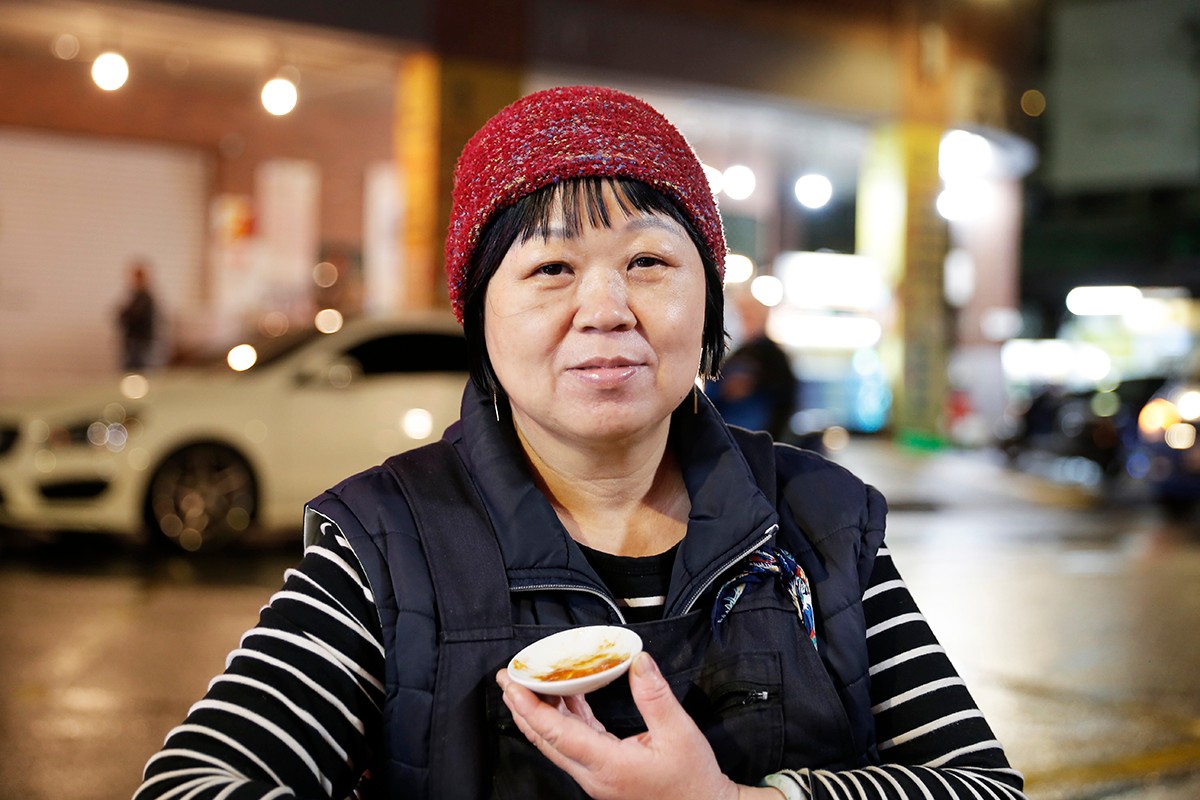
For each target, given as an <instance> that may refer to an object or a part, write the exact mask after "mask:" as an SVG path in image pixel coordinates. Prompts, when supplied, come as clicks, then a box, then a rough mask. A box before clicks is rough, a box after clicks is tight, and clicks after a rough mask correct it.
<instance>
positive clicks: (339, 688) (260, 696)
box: [134, 523, 384, 800]
mask: <svg viewBox="0 0 1200 800" xmlns="http://www.w3.org/2000/svg"><path fill="white" fill-rule="evenodd" d="M383 675H384V659H383V638H382V633H381V630H380V624H379V614H378V611H377V610H376V607H375V602H374V599H373V597H372V594H371V591H370V589H369V588H368V585H367V579H366V576H365V574H364V573H363V571H362V567H361V565H360V564H359V562H358V559H357V558H356V557H355V555H354V552H353V550H351V548H350V545H349V543H347V542H346V540H345V539H344V538H343V537H342V535H341V533H340V532H338V531H337V529H336V527H335V526H334V525H333V524H332V523H328V524H326V525H324V526H323V531H322V537H321V539H320V541H319V542H317V543H316V544H313V545H312V546H310V547H309V548H308V549H307V550H306V551H305V554H304V558H303V560H302V561H301V562H300V564H299V566H298V567H297V568H296V569H293V570H288V571H287V572H286V573H285V575H284V583H283V587H282V588H281V589H280V590H279V591H278V592H277V593H276V594H275V595H274V596H272V597H271V600H270V602H269V604H268V605H267V606H266V607H264V608H263V610H262V611H261V613H260V614H259V620H258V624H257V625H256V626H255V627H254V628H252V629H251V630H250V631H248V632H247V633H246V634H245V635H244V636H243V637H242V640H241V642H240V644H239V646H238V647H237V649H235V650H234V651H233V652H232V653H230V654H229V657H228V658H227V659H226V667H225V672H224V673H223V674H221V675H219V676H218V677H217V678H215V679H214V680H213V681H212V682H211V683H210V684H209V687H208V692H207V693H206V694H205V695H204V697H203V699H201V700H200V701H199V702H198V703H196V704H195V705H194V706H192V707H191V709H190V710H189V712H188V715H187V718H186V719H185V720H184V721H183V723H182V724H181V725H179V726H178V727H176V728H174V729H173V730H172V731H170V732H169V733H168V734H167V739H166V742H165V743H164V745H163V749H162V750H160V751H159V752H158V753H157V754H155V755H154V756H153V757H151V759H150V761H149V762H148V763H147V764H146V769H145V772H144V775H143V781H144V782H143V784H142V786H141V788H140V789H139V790H138V791H137V793H136V794H135V795H134V800H151V798H161V799H162V800H167V799H168V798H179V799H180V800H182V799H183V798H187V799H188V800H206V799H212V800H218V799H219V800H250V798H257V799H258V800H266V799H267V798H272V799H274V798H333V797H338V798H342V797H347V796H348V795H350V794H351V792H352V791H353V790H354V788H355V786H356V784H357V783H358V781H359V778H360V777H361V775H362V773H363V771H364V768H365V765H366V764H367V763H368V761H369V759H370V756H371V753H370V743H371V742H374V741H378V740H379V737H380V735H381V734H380V730H381V724H382V723H381V719H382V714H381V710H380V709H381V705H382V702H383V694H384V688H383V680H384V679H383Z"/></svg>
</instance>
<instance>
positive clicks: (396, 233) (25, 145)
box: [0, 0, 1039, 441]
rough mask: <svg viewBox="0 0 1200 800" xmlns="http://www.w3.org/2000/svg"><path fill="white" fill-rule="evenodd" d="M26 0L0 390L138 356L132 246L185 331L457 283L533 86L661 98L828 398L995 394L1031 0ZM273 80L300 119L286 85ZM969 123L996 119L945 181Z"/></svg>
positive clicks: (8, 107)
mask: <svg viewBox="0 0 1200 800" xmlns="http://www.w3.org/2000/svg"><path fill="white" fill-rule="evenodd" d="M2 5H3V9H2V10H3V13H0V41H2V42H3V43H4V49H3V50H2V51H0V82H2V83H3V85H5V86H6V87H11V90H10V89H9V88H6V91H5V93H4V96H3V98H0V261H2V262H3V265H4V266H3V273H2V277H3V282H4V285H3V287H0V319H2V322H0V325H2V326H3V331H0V333H2V334H3V335H0V341H2V342H3V344H0V395H17V394H28V393H31V392H32V391H34V390H36V389H39V388H49V387H50V386H51V385H62V384H64V383H70V382H73V381H77V380H81V379H83V378H85V377H89V376H98V375H104V374H109V373H111V372H112V371H113V370H114V366H113V365H114V363H115V334H113V335H109V334H110V333H111V331H112V325H111V316H112V312H113V306H114V304H115V303H116V301H117V298H118V296H119V290H120V276H121V275H122V273H123V270H124V265H125V263H126V261H127V260H128V259H129V258H131V257H133V256H135V255H142V256H146V257H147V258H149V259H150V261H151V262H153V263H154V264H155V267H156V275H155V280H156V285H157V288H158V290H159V291H160V293H161V294H162V295H163V297H164V305H165V306H166V308H167V309H168V312H169V314H170V317H171V335H172V338H173V345H174V351H175V352H176V353H186V352H187V351H188V350H189V349H201V348H204V347H206V346H208V345H209V344H211V343H213V342H219V341H221V340H223V339H227V338H228V337H230V336H232V335H234V334H235V333H236V332H237V331H239V330H241V329H245V328H246V327H247V326H251V325H260V324H262V322H263V320H265V319H268V318H269V319H271V320H274V321H275V323H274V325H275V327H278V324H279V323H278V321H279V320H280V318H281V317H280V315H281V314H282V315H283V316H284V317H286V318H287V319H288V320H289V321H290V322H289V324H304V319H305V318H306V317H311V315H312V314H313V313H314V312H315V311H316V310H317V309H318V308H319V307H320V306H322V305H324V304H330V303H332V304H338V305H340V306H341V307H342V310H344V311H346V312H348V313H354V312H356V311H358V310H362V309H365V310H381V309H395V308H406V307H426V306H437V305H439V304H441V303H443V302H444V299H443V298H444V295H443V293H444V289H443V287H442V282H441V279H440V276H439V271H440V263H439V262H440V248H441V239H442V232H443V229H444V225H445V218H446V209H447V207H448V194H449V186H450V174H451V169H452V166H453V161H454V158H455V157H456V155H457V153H458V151H459V149H460V148H461V145H462V143H463V142H464V141H465V139H466V138H467V136H469V134H470V133H471V132H473V131H474V130H475V128H476V127H477V126H478V125H479V124H480V123H481V122H482V121H483V120H484V119H486V118H487V117H488V116H490V115H491V114H492V113H493V112H494V111H495V110H496V109H497V108H498V107H499V106H501V105H503V104H504V103H506V102H509V101H511V100H512V99H515V98H516V97H518V96H519V95H521V94H523V93H525V92H527V91H529V90H532V89H536V88H540V87H543V86H547V85H552V84H559V83H566V82H597V83H607V84H611V85H614V86H617V87H619V88H622V89H625V90H627V91H631V92H633V93H636V94H639V95H641V96H643V97H645V98H646V99H648V100H649V101H650V102H652V103H653V104H655V105H657V106H659V107H660V108H661V109H662V110H663V111H664V112H665V113H666V114H667V116H668V117H670V118H671V119H673V120H674V121H675V122H676V123H677V124H678V125H679V126H680V128H681V129H682V130H683V132H684V133H685V135H686V136H687V137H688V138H689V140H690V141H691V142H692V143H693V145H694V146H695V148H696V150H697V152H698V153H699V155H700V157H701V159H702V160H703V161H704V162H705V163H706V164H707V165H709V166H710V167H711V168H712V169H713V175H714V180H717V179H718V178H719V180H720V181H722V182H723V183H724V186H723V188H722V190H721V205H722V212H723V214H724V216H725V224H726V228H727V231H728V234H729V242H730V245H731V249H732V250H733V252H734V253H735V254H737V255H739V256H744V257H745V258H746V259H748V261H747V262H746V263H748V264H749V274H747V276H746V277H747V279H750V280H753V279H754V278H756V277H762V276H768V277H774V278H777V279H779V280H781V281H782V283H781V286H786V287H788V288H787V291H786V292H780V293H779V297H778V299H779V300H780V301H781V305H780V306H779V307H778V308H777V311H776V313H775V315H774V317H775V318H774V319H773V321H772V330H773V332H774V333H775V335H776V336H777V338H779V339H780V340H781V341H784V342H785V343H788V344H789V346H790V347H791V350H792V352H793V353H794V356H795V360H796V364H797V367H798V369H799V370H800V371H801V372H802V373H808V374H809V375H812V376H814V378H820V380H815V381H814V382H810V384H809V385H810V392H812V388H811V387H812V386H814V385H818V390H816V391H815V392H813V393H810V395H809V396H808V400H809V401H811V402H812V403H814V404H816V405H829V406H831V407H833V410H834V411H835V412H836V413H838V414H840V415H842V417H843V418H844V419H845V420H846V421H847V422H850V423H851V427H858V428H859V429H862V430H874V429H879V428H882V427H885V426H890V427H892V428H893V429H894V430H896V431H897V432H898V433H901V434H902V435H907V436H910V437H911V438H913V439H914V440H917V441H920V440H924V439H930V440H936V439H938V438H940V437H943V436H945V435H946V434H947V407H948V405H949V404H948V402H947V401H948V398H949V397H950V396H951V393H952V389H954V388H956V387H960V386H961V387H965V388H966V389H967V390H969V391H970V392H971V393H973V394H974V395H977V396H976V397H974V398H973V401H972V402H973V404H974V407H976V408H982V409H991V408H992V407H993V406H994V407H995V410H996V413H999V407H1000V406H1001V405H1002V399H1001V395H1000V394H998V392H1000V391H1002V387H1001V386H999V383H1000V381H999V379H998V378H996V377H995V376H997V375H999V372H1000V368H999V364H1000V355H999V353H1000V345H1001V343H1002V341H1003V340H1004V339H1006V338H1007V337H1009V336H1011V335H1013V333H1014V332H1015V331H1013V330H1012V324H1011V320H1012V318H1013V315H1014V314H1016V313H1017V312H1016V307H1017V297H1016V293H1017V286H1018V272H1019V268H1018V263H1017V260H1018V255H1017V254H1018V242H1019V235H1020V218H1021V192H1020V189H1019V187H1020V181H1021V179H1022V177H1023V176H1024V174H1025V173H1026V172H1028V170H1029V169H1030V168H1031V167H1032V164H1033V162H1034V160H1035V159H1034V156H1033V152H1032V148H1031V147H1030V146H1029V144H1028V142H1026V140H1025V139H1024V138H1022V136H1023V133H1024V131H1023V128H1022V126H1023V125H1024V124H1025V123H1024V122H1023V120H1024V119H1025V117H1024V116H1023V115H1022V113H1021V112H1020V109H1019V104H1018V98H1019V97H1020V95H1021V93H1022V91H1023V90H1024V89H1025V88H1026V86H1025V84H1024V81H1025V79H1026V77H1027V75H1028V71H1029V69H1030V65H1029V64H1028V62H1027V59H1028V56H1029V54H1030V53H1031V51H1032V45H1031V42H1032V40H1034V39H1035V38H1036V36H1037V35H1038V32H1037V31H1036V30H1034V28H1033V26H1035V24H1036V13H1037V11H1038V6H1039V4H1038V3H1036V2H1032V1H1030V2H1023V1H1021V2H1013V3H1007V4H989V3H961V4H949V5H948V4H935V3H924V2H918V0H909V1H907V2H900V1H899V0H897V1H895V2H851V3H844V4H838V5H837V6H836V7H832V6H831V5H830V4H826V3H817V2H808V1H807V0H805V1H804V2H796V3H789V4H779V3H766V2H744V3H733V4H730V3H721V2H716V0H711V1H710V0H700V1H699V2H688V3H682V2H676V1H675V0H651V1H650V2H638V3H633V2H624V1H623V0H607V1H601V0H596V1H594V2H584V0H528V2H513V3H499V4H497V3H488V2H483V0H460V2H454V3H447V2H442V3H435V2H432V0H430V1H429V2H423V3H409V4H403V6H404V7H403V8H400V7H399V6H400V5H401V4H396V5H395V6H391V5H389V6H387V7H386V8H381V7H380V6H378V4H374V3H353V2H350V3H342V4H337V7H336V8H335V7H333V6H332V5H331V4H289V3H274V2H258V3H232V2H228V3H226V2H219V1H213V2H203V3H184V2H172V3H168V2H159V3H138V4H128V3H120V4H118V3H107V2H69V1H68V0H51V1H50V2H25V1H24V0H6V2H4V3H3V4H2ZM235 12H237V13H235ZM251 15H253V16H251ZM106 51H112V52H115V53H121V54H122V56H123V57H124V59H125V65H126V69H127V77H126V79H125V82H124V84H123V85H122V86H121V87H120V88H117V89H113V90H104V89H102V88H100V87H99V85H98V84H97V83H96V82H95V81H94V80H93V77H92V74H91V72H92V70H93V65H94V64H95V62H96V59H97V57H98V56H99V55H101V53H103V52H106ZM274 79H286V80H288V81H290V85H291V87H292V88H293V90H294V92H295V94H296V98H295V99H294V108H292V109H291V110H290V111H287V112H285V113H277V112H278V111H279V109H276V111H274V112H273V111H269V110H268V109H267V108H266V105H267V104H268V101H269V100H270V98H268V97H267V96H265V95H262V94H261V92H262V90H263V89H264V87H265V85H266V84H267V83H268V82H269V81H272V80H274ZM96 80H99V79H96ZM275 86H276V88H279V87H280V86H282V88H283V89H284V90H285V92H284V95H285V96H284V98H283V99H284V100H285V101H286V100H287V99H288V98H287V96H286V95H287V92H286V89H287V86H286V85H281V84H278V83H277V84H275ZM955 130H961V131H966V132H969V136H970V137H974V138H967V139H965V141H966V142H968V144H967V148H968V151H967V152H968V155H967V156H966V158H965V161H964V160H963V159H961V158H960V163H965V165H966V166H965V167H960V168H959V171H958V172H956V173H948V172H946V157H945V156H944V155H943V153H944V152H945V151H944V147H945V144H946V142H947V136H946V134H947V133H948V132H950V131H955ZM963 135H964V136H967V135H968V134H966V133H964V134H963ZM951 140H953V137H951ZM972 146H973V147H975V150H974V151H971V150H970V148H971V147H972ZM105 164H108V165H109V166H108V167H105V166H104V165H105ZM78 165H87V168H86V169H83V168H82V167H79V166H78ZM21 166H23V167H24V168H25V169H24V171H21V170H19V169H18V167H21ZM52 167H53V168H52ZM56 170H57V172H56ZM106 170H107V171H106ZM155 170H157V172H156V171H155ZM52 175H58V176H59V177H57V178H55V179H53V180H51V176H52ZM801 178H804V179H805V181H806V182H804V185H803V187H802V186H800V185H799V184H800V183H802V182H801V181H800V179H801ZM139 182H140V183H139ZM106 187H107V189H106ZM163 187H167V189H166V190H164V189H163ZM814 187H815V191H816V196H817V197H818V198H820V196H821V195H822V194H824V195H825V196H824V199H823V201H818V200H814V199H813V194H812V192H813V191H814ZM714 188H716V184H714ZM952 190H953V191H952ZM134 197H140V198H142V199H143V202H141V203H140V204H139V203H137V202H134V200H133V199H132V198H134ZM955 197H957V198H959V199H960V200H961V198H963V197H966V198H968V200H967V203H966V205H963V204H962V203H961V202H960V203H959V205H958V206H953V205H952V204H953V201H954V198H955ZM939 198H940V199H941V202H942V203H943V207H942V209H941V211H940V212H939ZM31 201H36V212H35V211H31V212H30V213H29V214H28V216H25V217H22V216H19V215H18V212H17V210H16V209H19V208H32V206H31ZM101 210H103V211H104V212H106V213H105V214H100V213H99V212H100V211H101ZM947 217H953V219H952V220H950V221H949V222H948V221H947ZM18 230H19V231H20V235H17V234H16V233H14V231H18ZM68 233H73V234H75V235H68ZM825 256H830V257H833V256H841V257H842V260H839V259H836V258H833V259H832V260H829V259H827V260H821V258H823V257H825ZM814 259H815V260H814ZM813 265H817V267H816V268H814V267H813ZM331 276H332V280H331ZM848 278H851V279H850V280H847V279H848ZM826 279H828V280H826ZM814 280H816V281H818V283H820V282H821V281H825V282H826V283H827V284H828V285H825V286H824V288H822V286H819V285H814V284H813V283H812V282H813V281H814ZM338 281H342V282H343V283H341V284H338V283H337V282H338ZM323 282H324V283H323ZM347 286H349V287H351V288H348V289H346V290H345V291H343V290H341V288H340V287H347ZM839 286H840V287H841V288H838V287H839ZM856 290H857V292H858V294H857V295H856ZM820 292H825V294H824V295H821V294H820ZM839 292H840V294H839ZM847 292H849V295H850V296H849V297H848V298H847V296H846V295H847ZM818 296H819V297H825V298H826V299H823V300H819V301H818V300H814V297H818ZM830 297H834V298H835V299H829V298H830ZM837 298H841V299H837ZM856 325H857V326H859V327H858V328H855V326H856ZM866 329H869V330H870V331H872V332H875V333H872V334H871V335H868V336H866V338H863V337H864V334H863V331H864V330H866ZM839 331H840V332H841V333H839ZM847 331H849V332H850V333H846V332H847ZM734 333H735V334H736V331H734ZM875 334H877V335H875ZM847 336H848V337H849V338H845V337H847ZM855 336H857V337H859V338H857V339H856V338H854V337H855ZM872 336H873V337H874V338H872ZM839 337H843V338H839ZM17 341H19V342H22V344H21V345H19V346H18V345H16V344H14V342H17ZM856 343H857V344H856ZM852 396H853V397H858V398H867V399H865V400H861V404H858V405H856V403H859V401H851V400H847V398H848V397H852ZM847 404H849V405H847Z"/></svg>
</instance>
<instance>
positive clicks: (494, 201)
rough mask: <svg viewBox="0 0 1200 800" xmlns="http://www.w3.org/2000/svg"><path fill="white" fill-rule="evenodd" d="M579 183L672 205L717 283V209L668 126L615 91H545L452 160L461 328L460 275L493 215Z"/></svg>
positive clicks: (449, 272) (497, 119)
mask: <svg viewBox="0 0 1200 800" xmlns="http://www.w3.org/2000/svg"><path fill="white" fill-rule="evenodd" d="M588 176H600V177H610V178H632V179H634V180H638V181H641V182H642V183H645V184H647V185H649V186H651V187H653V188H654V189H657V190H658V191H660V192H662V193H663V194H665V195H667V196H668V197H670V198H672V199H673V200H675V202H676V203H677V204H678V205H679V206H680V208H681V210H682V211H683V212H684V213H685V214H686V215H687V216H688V217H689V218H690V219H691V222H692V224H693V225H694V226H695V228H696V231H697V232H698V233H699V235H700V238H701V240H702V241H703V242H704V244H705V246H706V247H707V249H708V251H709V252H708V255H709V256H710V257H711V258H712V259H713V260H714V261H715V262H716V264H717V269H718V270H719V271H720V272H721V273H722V277H724V275H723V273H724V261H725V233H724V230H723V229H722V227H721V217H720V214H719V213H718V211H717V203H716V200H715V198H714V197H713V193H712V190H711V189H710V188H709V184H708V179H707V177H706V176H705V174H704V168H703V167H702V166H701V164H700V160H699V159H698V158H697V157H696V154H695V153H694V152H693V151H692V148H691V146H690V145H689V144H688V143H687V141H686V140H685V139H684V138H683V135H682V134H681V133H680V132H679V131H678V130H676V128H675V126H674V125H672V124H671V123H670V122H668V121H667V119H666V117H664V116H663V115H662V114H660V113H659V112H658V111H656V110H655V109H653V108H652V107H650V106H649V105H647V104H646V103H645V102H643V101H641V100H639V99H637V98H635V97H632V96H630V95H628V94H625V93H623V92H619V91H616V90H615V89H608V88H604V87H598V86H567V87H559V88H555V89H547V90H544V91H540V92H535V93H533V94H530V95H527V96H526V97H523V98H521V99H520V100H517V101H516V102H515V103H513V104H511V105H509V106H507V107H505V108H504V109H502V110H501V111H500V112H499V113H497V114H496V115H495V116H494V117H492V118H491V119H490V120H488V121H487V122H486V123H484V125H483V127H482V128H480V129H479V131H478V132H476V133H475V135H474V136H472V137H471V140H470V141H469V142H467V145H466V147H465V148H463V152H462V155H461V156H459V159H458V166H457V167H456V168H455V170H454V193H453V197H452V203H453V204H452V209H451V212H450V228H449V232H448V234H447V236H446V285H447V287H448V289H449V292H450V304H451V305H452V306H453V308H454V314H455V316H457V317H458V321H459V322H460V323H461V322H462V319H463V308H462V287H463V281H464V277H465V273H466V270H467V267H468V265H469V264H470V262H471V257H472V254H473V253H474V252H475V248H476V247H477V246H478V245H479V237H480V234H481V233H482V231H483V229H484V227H485V226H486V225H487V223H488V221H489V220H490V219H491V218H492V216H493V215H494V214H495V213H496V212H497V211H498V210H500V209H502V208H506V207H508V206H510V205H512V204H513V203H516V202H517V201H518V200H520V199H521V198H522V197H525V196H526V195H528V194H532V193H533V192H536V191H537V190H538V189H541V188H542V187H544V186H548V185H550V184H552V183H557V182H558V181H560V180H565V179H569V178H582V177H588Z"/></svg>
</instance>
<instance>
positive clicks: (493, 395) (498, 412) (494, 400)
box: [492, 390, 500, 422]
mask: <svg viewBox="0 0 1200 800" xmlns="http://www.w3.org/2000/svg"><path fill="white" fill-rule="evenodd" d="M492 408H493V409H495V410H496V422H499V421H500V403H499V402H498V401H497V400H496V392H495V390H493V391H492Z"/></svg>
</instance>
